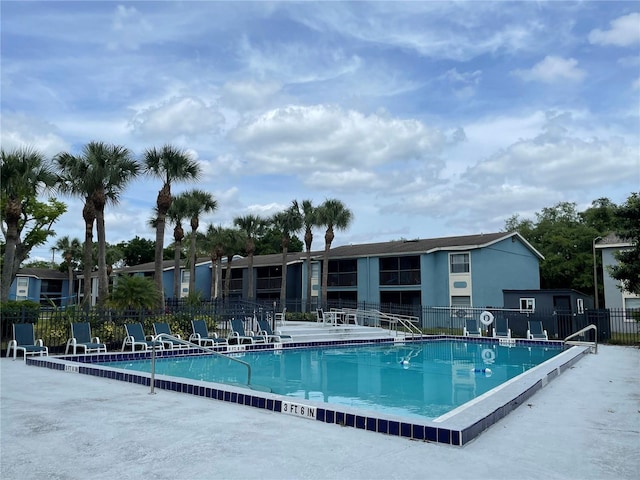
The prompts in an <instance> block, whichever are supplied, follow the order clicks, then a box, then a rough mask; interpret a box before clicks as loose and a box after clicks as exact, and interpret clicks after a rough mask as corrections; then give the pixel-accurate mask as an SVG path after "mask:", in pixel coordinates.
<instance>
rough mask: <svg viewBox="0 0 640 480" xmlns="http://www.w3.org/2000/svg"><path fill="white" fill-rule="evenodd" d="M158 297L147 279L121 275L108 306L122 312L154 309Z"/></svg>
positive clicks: (153, 285) (154, 288)
mask: <svg viewBox="0 0 640 480" xmlns="http://www.w3.org/2000/svg"><path fill="white" fill-rule="evenodd" d="M158 296H159V293H158V290H157V289H156V287H155V284H154V283H153V282H152V281H151V280H150V279H149V278H147V277H138V276H129V275H123V276H120V277H118V279H117V280H116V284H115V286H114V287H113V292H111V297H110V298H109V304H110V305H111V306H113V307H115V308H118V309H122V310H141V309H147V308H153V307H155V306H156V305H157V303H158Z"/></svg>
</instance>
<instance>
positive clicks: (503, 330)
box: [493, 318, 511, 338]
mask: <svg viewBox="0 0 640 480" xmlns="http://www.w3.org/2000/svg"><path fill="white" fill-rule="evenodd" d="M493 337H494V338H511V329H510V328H509V319H508V318H496V319H495V327H493Z"/></svg>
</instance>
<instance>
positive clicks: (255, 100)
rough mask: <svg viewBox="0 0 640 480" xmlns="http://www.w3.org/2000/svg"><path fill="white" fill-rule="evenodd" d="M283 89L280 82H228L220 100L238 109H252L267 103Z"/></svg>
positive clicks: (223, 88) (224, 86)
mask: <svg viewBox="0 0 640 480" xmlns="http://www.w3.org/2000/svg"><path fill="white" fill-rule="evenodd" d="M281 89H282V85H281V84H280V83H278V82H257V81H254V80H249V81H240V82H227V83H225V84H224V85H223V87H222V92H221V93H222V96H221V98H220V102H221V103H224V104H225V105H228V106H230V107H232V108H235V109H236V110H252V109H254V108H257V107H262V106H264V105H267V104H268V103H269V100H270V99H271V98H273V97H274V96H275V95H277V94H278V93H279V92H280V90H281Z"/></svg>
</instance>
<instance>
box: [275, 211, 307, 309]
mask: <svg viewBox="0 0 640 480" xmlns="http://www.w3.org/2000/svg"><path fill="white" fill-rule="evenodd" d="M271 222H272V223H273V225H274V226H275V228H276V229H277V230H279V231H280V232H281V233H282V282H281V283H280V306H281V307H282V308H284V307H286V306H287V304H286V302H287V253H288V252H289V242H290V241H291V234H292V233H296V232H297V231H298V230H300V229H301V228H302V214H301V213H300V207H299V206H298V202H296V201H295V200H294V201H293V202H292V204H291V206H290V207H289V208H287V209H286V210H284V211H282V212H279V213H276V214H275V215H274V216H273V217H272V218H271Z"/></svg>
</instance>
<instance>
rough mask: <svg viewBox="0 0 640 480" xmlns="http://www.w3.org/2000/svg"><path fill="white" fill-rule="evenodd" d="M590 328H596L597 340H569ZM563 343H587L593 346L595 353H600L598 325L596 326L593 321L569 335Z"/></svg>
mask: <svg viewBox="0 0 640 480" xmlns="http://www.w3.org/2000/svg"><path fill="white" fill-rule="evenodd" d="M588 330H595V332H596V334H595V341H593V342H589V341H579V340H572V341H570V342H569V341H568V340H569V339H570V338H574V337H577V336H580V335H582V334H584V333H586V332H587V331H588ZM563 343H564V344H565V345H586V346H589V347H591V350H593V353H595V354H597V353H598V327H596V326H595V325H594V324H593V323H592V324H591V325H587V326H586V327H584V328H582V329H580V330H578V331H577V332H576V333H572V334H571V335H569V336H568V337H567V338H565V339H564V340H563Z"/></svg>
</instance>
